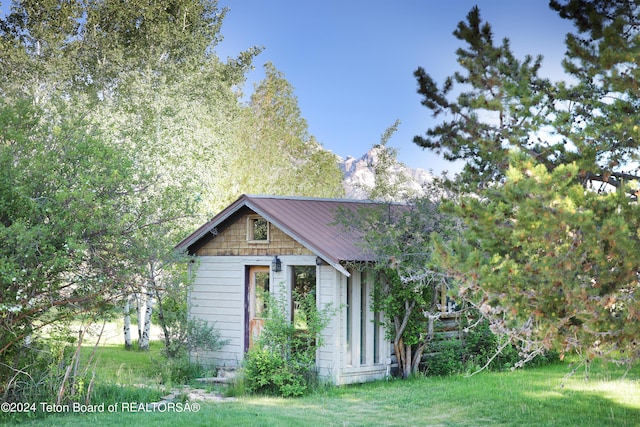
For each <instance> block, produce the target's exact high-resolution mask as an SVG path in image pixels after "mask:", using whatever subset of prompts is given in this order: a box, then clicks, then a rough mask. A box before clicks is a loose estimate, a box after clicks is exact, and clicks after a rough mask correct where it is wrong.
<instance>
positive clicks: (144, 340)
mask: <svg viewBox="0 0 640 427" xmlns="http://www.w3.org/2000/svg"><path fill="white" fill-rule="evenodd" d="M145 295H146V297H147V298H146V304H145V310H144V323H143V328H142V335H141V336H140V344H139V347H140V350H149V335H150V331H151V313H152V312H153V302H154V300H153V293H152V291H151V290H150V289H147V292H146V293H145Z"/></svg>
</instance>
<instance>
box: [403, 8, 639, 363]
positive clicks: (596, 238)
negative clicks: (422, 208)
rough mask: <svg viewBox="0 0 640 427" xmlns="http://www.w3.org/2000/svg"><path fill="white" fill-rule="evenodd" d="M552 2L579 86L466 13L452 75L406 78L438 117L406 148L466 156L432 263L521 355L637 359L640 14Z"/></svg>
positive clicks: (477, 16) (476, 14)
mask: <svg viewBox="0 0 640 427" xmlns="http://www.w3.org/2000/svg"><path fill="white" fill-rule="evenodd" d="M551 3H552V6H553V7H554V8H556V9H557V10H559V11H560V13H561V16H563V17H566V18H569V19H572V20H573V21H574V22H575V23H576V27H577V29H578V32H579V33H580V35H569V36H568V37H567V47H568V53H567V58H566V59H565V61H564V64H565V68H566V70H567V72H568V73H569V74H570V75H572V76H573V77H574V78H575V79H576V83H569V82H558V83H551V82H550V81H549V80H547V79H543V78H540V77H539V76H538V71H539V67H540V64H541V57H538V58H537V59H535V60H533V59H532V58H531V57H526V58H525V59H524V60H523V61H519V60H517V59H516V58H515V57H514V55H513V54H512V52H511V50H510V48H509V43H508V40H507V39H505V40H504V41H503V42H502V44H501V45H499V46H496V45H494V42H493V33H492V31H491V27H490V25H489V24H488V23H483V22H482V20H481V18H480V12H479V10H478V9H477V8H474V9H472V10H471V12H470V13H469V14H468V16H467V21H466V22H461V23H460V24H458V27H457V29H456V31H455V32H454V35H455V36H456V37H457V38H458V39H460V40H461V41H463V42H464V43H465V44H466V46H467V47H466V48H461V49H459V50H458V51H457V54H458V58H459V63H460V65H461V66H462V68H463V71H461V72H457V73H455V74H454V75H453V76H452V77H451V78H449V79H447V81H446V82H445V84H444V85H443V87H442V88H438V87H437V85H436V83H435V82H434V80H433V79H432V78H431V77H430V76H429V75H428V74H427V73H426V72H425V71H424V70H423V69H418V70H417V71H416V73H415V75H416V77H417V79H418V84H419V89H418V91H419V93H421V94H422V95H423V97H424V98H423V101H422V103H423V105H425V106H427V107H428V108H429V109H431V110H432V111H433V113H434V114H435V115H436V116H438V115H441V114H442V115H445V116H446V120H445V121H444V122H443V123H441V124H440V125H437V126H435V127H434V128H432V129H430V130H428V131H427V133H426V136H424V137H423V136H418V137H416V138H415V142H416V143H418V144H420V145H421V146H424V147H426V148H429V149H433V150H436V151H438V152H441V153H444V154H445V157H446V158H448V159H450V160H453V159H463V160H465V161H466V162H467V164H466V166H465V168H464V171H463V172H462V174H461V175H460V176H459V177H458V181H457V184H458V188H459V189H460V190H461V192H462V194H463V195H462V196H461V197H460V200H458V203H457V204H455V205H454V204H453V203H451V204H450V206H449V209H450V211H451V212H455V213H457V214H458V215H460V216H461V218H462V219H463V220H464V221H465V223H466V226H467V230H468V231H467V232H466V233H465V234H464V235H463V236H462V238H461V239H459V240H458V241H457V242H456V243H453V244H447V245H444V244H443V245H442V251H441V254H442V262H443V263H444V265H446V266H447V267H448V269H449V270H450V271H451V272H453V273H455V274H456V275H457V276H458V277H459V278H460V279H461V281H462V283H463V288H462V293H461V295H462V296H463V297H465V298H467V299H468V300H470V301H471V302H473V303H474V304H476V305H477V306H478V307H479V308H480V311H481V312H482V313H484V314H485V315H486V316H488V317H490V318H491V319H493V322H494V323H493V328H494V331H497V332H506V333H509V334H510V336H511V337H512V339H513V340H514V341H521V343H522V344H523V348H524V349H525V351H527V352H528V353H529V356H531V355H533V354H535V353H537V352H541V351H544V350H546V349H549V348H554V349H557V350H559V351H561V352H569V351H577V352H579V353H580V354H582V355H585V356H589V357H596V356H597V357H604V356H615V357H618V358H622V359H625V360H634V359H637V358H638V356H640V352H639V349H638V346H637V342H636V337H637V336H638V332H639V331H638V326H637V325H638V324H639V323H638V320H640V317H639V316H640V306H639V305H638V302H637V299H636V292H637V291H638V279H637V274H638V271H639V269H640V254H638V253H637V250H635V248H637V247H638V243H640V242H638V236H639V234H638V230H640V223H638V218H640V215H639V214H640V212H639V211H638V209H640V208H639V207H638V204H637V202H636V194H635V193H636V192H637V191H638V187H637V183H636V182H634V181H633V180H635V179H637V176H636V174H635V172H634V169H635V167H636V166H635V165H634V163H635V162H636V161H637V159H638V145H637V144H638V139H637V136H638V133H637V126H636V123H637V122H638V120H637V119H638V117H637V114H638V113H637V108H635V107H636V106H637V105H638V96H637V81H638V79H637V57H638V55H637V49H638V47H637V46H638V44H637V43H638V26H637V23H638V9H637V7H635V6H633V5H632V4H633V2H629V1H624V0H621V1H614V2H609V1H568V2H563V3H560V2H557V1H552V2H551ZM454 93H457V96H455V97H454V96H453V94H454ZM469 193H476V194H475V195H470V194H469Z"/></svg>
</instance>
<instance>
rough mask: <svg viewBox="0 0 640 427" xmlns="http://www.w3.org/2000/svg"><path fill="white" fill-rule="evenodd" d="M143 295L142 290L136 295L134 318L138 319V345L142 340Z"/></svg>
mask: <svg viewBox="0 0 640 427" xmlns="http://www.w3.org/2000/svg"><path fill="white" fill-rule="evenodd" d="M143 294H144V288H143V289H140V292H137V293H136V318H137V319H138V344H140V340H141V339H142V324H143V323H144V317H143V315H142V313H143V312H142V295H143Z"/></svg>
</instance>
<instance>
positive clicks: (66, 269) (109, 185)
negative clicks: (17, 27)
mask: <svg viewBox="0 0 640 427" xmlns="http://www.w3.org/2000/svg"><path fill="white" fill-rule="evenodd" d="M30 104H31V103H29V102H28V101H26V102H20V103H17V104H14V105H12V104H8V103H4V102H3V103H2V104H0V162H1V164H2V167H0V206H1V208H2V209H1V212H2V214H0V217H1V224H0V225H1V226H0V241H1V242H2V245H0V251H1V253H2V254H1V256H0V286H1V289H2V292H1V293H0V311H1V313H2V316H1V317H0V330H1V333H0V353H1V354H2V355H3V360H4V361H5V362H8V363H11V362H10V361H11V360H12V357H14V356H15V357H20V356H21V348H22V346H23V343H25V342H28V341H29V338H31V335H32V334H34V333H35V331H37V330H39V329H40V328H42V327H43V326H44V325H47V324H49V323H54V322H59V321H61V320H64V319H71V318H74V317H75V316H77V315H78V313H82V312H86V311H89V310H98V309H99V308H104V307H105V306H108V305H109V304H110V302H111V301H112V299H113V298H114V297H115V296H116V295H118V292H119V289H120V288H121V285H122V284H123V283H125V282H126V281H127V278H128V277H129V275H130V274H131V271H132V270H131V263H130V260H131V258H132V253H131V251H130V248H131V247H132V241H133V239H134V236H135V234H136V233H137V232H138V231H139V230H140V229H142V228H144V227H145V226H146V225H147V224H146V223H145V222H144V221H145V219H146V218H147V217H146V215H145V212H144V206H141V205H140V204H138V203H135V199H136V198H137V197H139V194H140V193H142V192H144V191H145V190H146V188H147V186H148V185H149V182H148V181H147V176H146V175H145V174H144V173H143V171H142V170H140V169H138V168H136V167H135V164H134V163H133V161H132V160H131V157H130V156H129V155H128V153H126V152H125V151H122V150H119V149H116V148H114V147H111V146H109V145H107V144H105V143H104V142H103V141H102V140H101V139H100V138H99V137H97V135H95V134H93V135H92V134H91V133H89V132H87V130H88V129H90V127H86V125H85V124H83V123H82V119H81V118H79V117H77V116H76V115H75V114H74V112H72V111H68V112H67V114H65V115H64V116H63V117H49V116H48V115H47V113H46V112H43V111H41V110H39V109H37V108H35V107H33V105H30ZM138 208H140V209H142V210H139V209H138ZM25 340H26V341H25ZM9 366H16V367H18V368H19V367H20V365H19V363H16V364H14V365H13V364H10V365H4V364H3V367H4V368H7V367H9Z"/></svg>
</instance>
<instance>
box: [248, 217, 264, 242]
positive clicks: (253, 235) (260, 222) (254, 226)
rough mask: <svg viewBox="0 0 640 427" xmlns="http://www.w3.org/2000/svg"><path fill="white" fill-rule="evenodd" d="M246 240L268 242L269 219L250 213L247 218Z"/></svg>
mask: <svg viewBox="0 0 640 427" xmlns="http://www.w3.org/2000/svg"><path fill="white" fill-rule="evenodd" d="M247 241H249V242H254V243H258V242H260V243H269V221H267V220H266V219H264V218H262V217H260V216H257V215H252V216H250V217H249V218H248V220H247Z"/></svg>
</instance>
